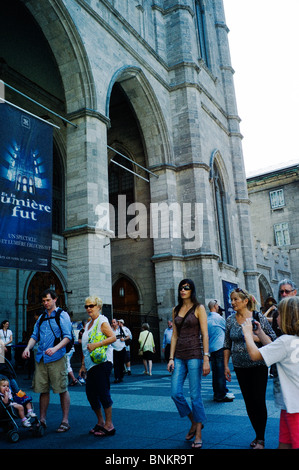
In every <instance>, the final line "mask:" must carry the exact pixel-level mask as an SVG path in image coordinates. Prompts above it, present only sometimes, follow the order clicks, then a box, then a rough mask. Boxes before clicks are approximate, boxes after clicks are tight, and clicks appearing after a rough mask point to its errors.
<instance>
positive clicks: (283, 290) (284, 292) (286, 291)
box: [279, 289, 295, 295]
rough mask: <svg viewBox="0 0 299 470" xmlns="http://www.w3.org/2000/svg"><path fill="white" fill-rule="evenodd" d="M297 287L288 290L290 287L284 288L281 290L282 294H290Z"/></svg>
mask: <svg viewBox="0 0 299 470" xmlns="http://www.w3.org/2000/svg"><path fill="white" fill-rule="evenodd" d="M294 290H295V289H292V290H288V289H282V290H280V291H279V293H280V295H282V294H290V293H291V292H294Z"/></svg>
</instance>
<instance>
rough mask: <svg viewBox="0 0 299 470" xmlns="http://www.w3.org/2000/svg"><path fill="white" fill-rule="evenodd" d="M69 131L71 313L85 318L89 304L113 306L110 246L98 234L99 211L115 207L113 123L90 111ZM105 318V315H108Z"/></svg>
mask: <svg viewBox="0 0 299 470" xmlns="http://www.w3.org/2000/svg"><path fill="white" fill-rule="evenodd" d="M71 119H72V121H73V122H74V124H76V125H77V126H78V127H77V128H74V127H69V128H68V136H67V139H68V141H67V142H68V145H67V178H66V221H67V222H66V231H65V236H66V238H67V258H68V290H69V291H71V292H72V293H71V294H70V295H69V297H68V300H69V307H70V311H72V312H73V314H74V318H76V317H78V316H79V317H81V316H82V314H83V312H84V309H83V306H84V300H85V298H86V297H87V296H88V295H97V296H99V297H101V299H102V300H103V304H106V305H108V306H111V305H112V284H111V260H110V240H109V238H107V237H105V236H99V234H97V233H96V225H97V222H98V215H97V206H98V205H99V204H101V203H106V204H107V203H108V202H109V191H108V163H107V124H108V122H109V121H108V120H107V119H106V118H105V117H103V116H101V115H100V114H99V113H96V112H93V111H89V110H85V111H83V112H80V113H76V114H75V113H74V114H73V115H72V116H71ZM104 313H105V312H104Z"/></svg>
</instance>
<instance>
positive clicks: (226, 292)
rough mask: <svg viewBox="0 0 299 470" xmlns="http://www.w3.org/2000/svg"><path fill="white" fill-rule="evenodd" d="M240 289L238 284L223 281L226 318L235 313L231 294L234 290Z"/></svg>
mask: <svg viewBox="0 0 299 470" xmlns="http://www.w3.org/2000/svg"><path fill="white" fill-rule="evenodd" d="M237 287H238V285H237V284H234V283H233V282H228V281H222V289H223V299H224V309H225V317H226V318H227V317H229V316H230V315H231V314H232V313H234V309H233V307H232V304H231V300H230V294H231V293H232V291H233V290H234V289H236V288H237Z"/></svg>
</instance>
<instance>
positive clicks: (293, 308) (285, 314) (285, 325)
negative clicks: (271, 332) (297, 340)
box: [277, 296, 299, 336]
mask: <svg viewBox="0 0 299 470" xmlns="http://www.w3.org/2000/svg"><path fill="white" fill-rule="evenodd" d="M277 308H278V311H279V313H280V329H281V331H282V332H283V333H285V334H286V335H297V336H299V297H297V296H292V297H285V298H284V299H283V300H281V301H280V302H279V304H278V307H277Z"/></svg>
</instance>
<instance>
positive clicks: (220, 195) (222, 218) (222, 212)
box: [213, 162, 232, 264]
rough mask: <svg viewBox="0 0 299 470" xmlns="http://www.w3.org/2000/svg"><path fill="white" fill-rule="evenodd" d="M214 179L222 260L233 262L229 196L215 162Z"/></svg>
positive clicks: (228, 262)
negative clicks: (229, 226)
mask: <svg viewBox="0 0 299 470" xmlns="http://www.w3.org/2000/svg"><path fill="white" fill-rule="evenodd" d="M213 181H214V191H215V204H216V218H217V225H218V233H219V242H220V251H221V260H222V261H223V262H224V263H227V264H232V256H231V247H230V237H229V230H228V216H227V198H226V194H225V190H224V185H223V181H222V179H221V176H220V174H219V169H218V166H217V164H216V163H215V162H214V164H213Z"/></svg>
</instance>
